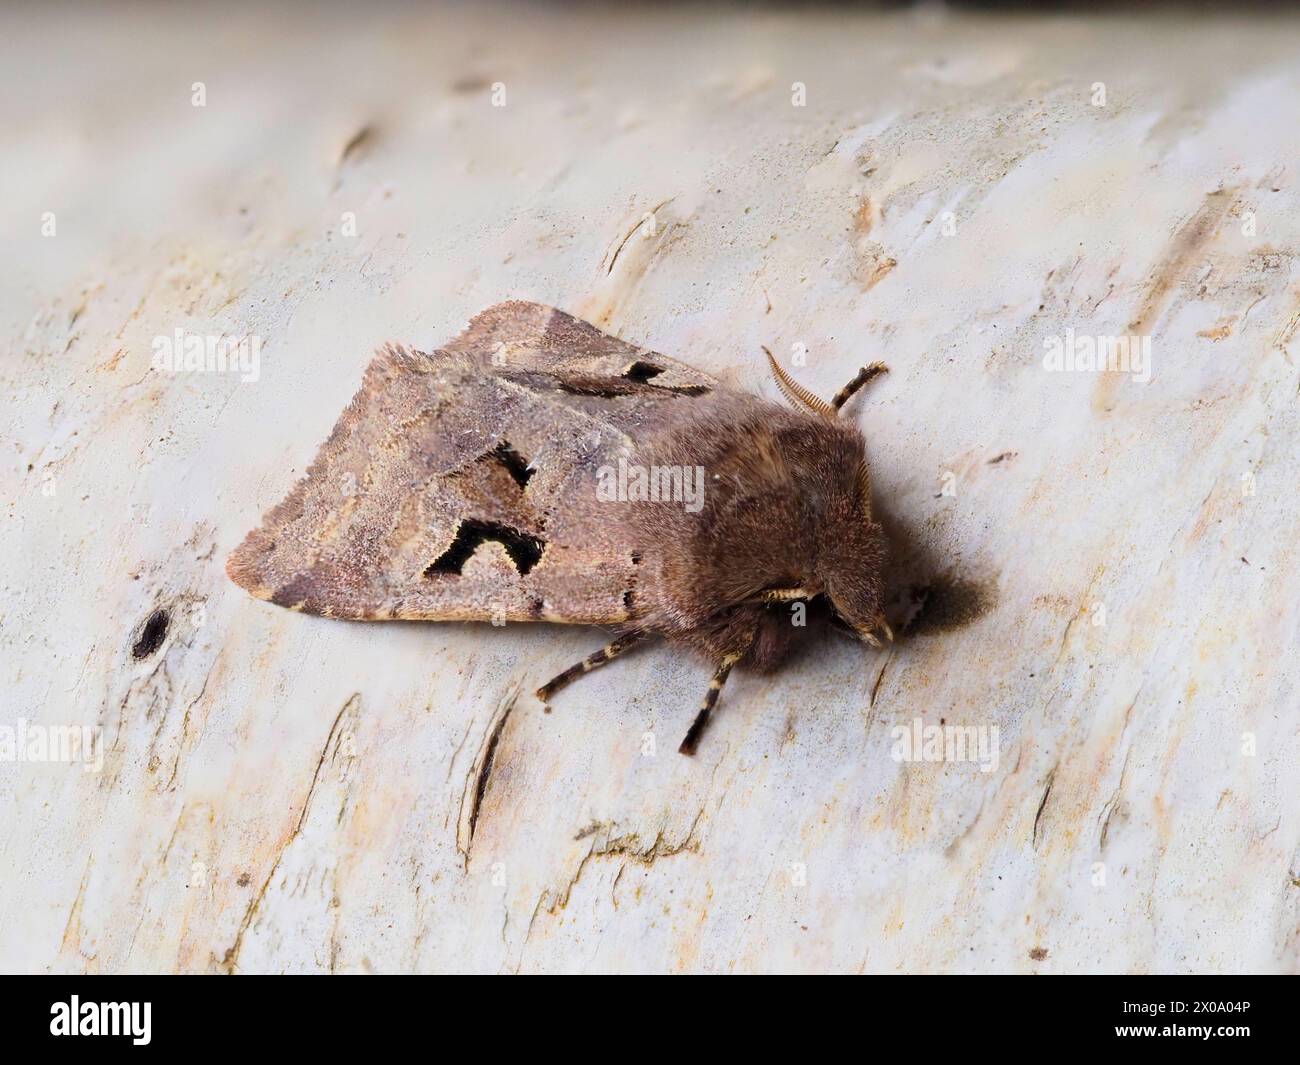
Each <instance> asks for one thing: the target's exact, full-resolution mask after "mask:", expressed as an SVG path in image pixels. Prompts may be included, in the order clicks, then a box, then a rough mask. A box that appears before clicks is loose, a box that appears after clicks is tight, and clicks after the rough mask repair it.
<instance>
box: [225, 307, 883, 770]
mask: <svg viewBox="0 0 1300 1065" xmlns="http://www.w3.org/2000/svg"><path fill="white" fill-rule="evenodd" d="M764 350H766V349H764ZM767 357H768V360H769V362H770V364H771V367H772V371H773V373H774V374H775V376H776V380H777V383H778V385H779V386H780V388H781V391H782V392H783V393H784V394H785V396H786V398H787V399H788V400H789V401H790V403H791V406H790V407H786V406H783V405H781V404H778V403H773V402H770V401H768V400H765V399H762V398H760V397H758V396H754V395H750V394H748V393H745V392H741V391H737V390H735V389H732V388H728V387H726V386H724V385H723V384H721V383H720V382H719V381H717V380H715V379H714V378H712V377H710V376H708V375H707V374H704V373H701V372H700V371H698V370H695V369H692V368H691V367H690V366H687V365H685V364H684V363H681V362H677V361H676V360H674V359H670V358H666V357H665V356H663V355H659V354H657V353H655V352H652V351H649V350H647V349H645V348H641V347H637V346H635V345H632V344H628V343H626V342H625V341H622V340H619V339H617V338H615V337H612V336H609V335H608V334H606V333H603V332H601V331H600V330H599V329H597V328H596V327H595V326H592V325H590V324H588V323H586V322H583V321H580V320H579V319H577V318H574V317H572V316H571V315H568V314H565V313H564V312H563V311H558V310H555V309H553V308H550V307H544V306H541V305H538V304H533V303H520V302H512V303H502V304H498V305H497V306H495V307H492V308H490V309H488V310H486V311H484V312H482V313H481V314H479V315H478V316H477V317H476V318H474V320H473V321H471V322H470V324H469V326H468V327H467V328H466V329H465V331H464V332H463V333H461V334H460V335H459V336H458V337H456V338H455V339H454V340H452V341H451V342H450V343H448V344H447V345H445V346H444V347H441V348H438V349H437V350H436V351H433V352H431V353H424V352H419V351H410V350H408V349H406V348H403V347H400V346H396V345H392V344H389V345H386V346H385V347H384V348H382V349H380V350H379V352H378V353H377V354H376V356H375V358H374V361H373V362H371V364H370V367H369V368H368V369H367V370H366V373H365V378H364V381H363V383H362V386H361V390H360V391H359V392H358V393H357V394H356V396H355V397H354V398H353V400H352V402H351V403H350V404H349V405H348V407H347V409H346V410H345V411H344V412H343V414H342V416H341V417H340V418H339V421H338V423H337V424H336V425H335V427H334V431H333V432H332V433H331V434H330V437H329V439H328V440H327V441H326V442H325V443H324V445H323V446H322V447H321V449H320V451H319V453H318V454H317V456H316V458H315V460H314V461H313V462H312V464H311V466H310V467H309V469H308V470H307V474H306V476H305V477H304V478H303V479H302V480H301V481H300V482H299V483H298V485H297V486H296V487H295V488H294V489H293V491H292V492H290V494H289V496H288V498H286V499H285V500H284V501H283V502H282V503H280V504H279V505H278V506H276V507H274V508H273V509H272V510H271V511H270V512H269V513H268V514H267V515H266V517H265V519H264V520H263V523H262V526H261V528H259V529H257V530H255V531H254V532H252V533H250V534H249V536H248V537H247V538H246V539H245V540H244V542H243V543H242V544H241V545H240V546H239V547H238V548H237V549H236V550H235V551H234V553H233V554H232V555H231V556H230V559H229V561H228V563H227V566H226V568H227V572H228V573H229V574H230V577H231V578H232V579H233V580H234V581H235V583H236V584H238V585H240V586H241V587H243V588H245V589H247V590H248V591H249V592H250V593H251V594H253V595H254V596H257V597H258V598H261V599H269V600H270V601H271V602H273V603H276V604H278V605H280V606H285V607H288V608H290V609H292V610H304V611H307V612H309V613H313V614H321V615H324V616H326V617H334V618H347V619H353V620H361V621H381V620H388V619H403V620H413V621H494V622H496V623H498V624H500V623H502V622H504V621H550V622H561V623H565V624H574V625H599V626H605V627H607V628H610V629H612V630H613V632H614V634H615V639H614V640H613V642H612V643H610V644H609V645H608V646H607V647H605V648H604V649H603V650H600V651H597V652H596V653H595V654H593V655H591V656H589V657H588V658H586V659H585V660H584V661H582V662H580V663H578V664H577V665H575V666H572V667H571V668H569V669H566V670H565V671H564V672H563V673H560V674H559V675H558V676H556V677H555V678H553V679H552V680H551V681H549V682H548V683H546V684H545V685H543V686H542V687H541V688H540V689H538V692H537V694H538V697H539V698H540V699H541V700H542V701H543V702H544V703H545V702H547V701H548V700H549V698H550V697H551V696H552V695H553V694H554V693H555V692H556V691H558V690H559V689H560V688H562V687H563V686H565V685H566V684H568V683H569V682H570V681H572V680H573V679H575V678H576V677H578V676H580V675H582V674H583V673H586V672H588V671H589V670H591V669H594V668H595V667H597V666H599V665H602V664H604V663H606V662H608V661H610V660H611V659H613V658H615V657H617V656H618V655H620V654H622V653H623V652H624V651H626V650H627V649H628V648H630V647H632V646H634V645H636V644H638V643H641V642H642V641H644V640H646V639H647V638H648V637H651V636H659V637H662V638H664V639H666V640H668V641H671V642H674V643H677V644H681V645H684V646H686V647H689V648H692V649H694V650H696V651H698V652H700V653H702V654H703V655H705V656H707V658H708V659H709V661H710V662H712V663H713V664H714V666H715V667H716V669H715V672H714V674H713V678H712V680H711V681H710V683H709V687H708V691H707V693H706V694H705V697H704V701H703V705H702V706H701V708H700V710H699V713H698V716H697V717H696V718H695V721H694V723H693V724H692V725H691V727H690V730H689V731H688V732H687V734H686V737H685V739H684V740H683V741H682V744H681V747H680V748H679V749H680V750H681V752H682V753H683V754H693V753H694V752H695V748H696V745H697V743H698V742H699V739H700V736H701V734H702V733H703V731H704V728H705V726H706V724H707V722H708V719H709V715H710V713H711V712H712V710H713V707H714V704H715V702H716V701H717V698H718V693H719V692H720V691H721V690H722V686H723V684H724V683H725V682H726V679H727V676H728V675H729V674H730V672H731V670H732V668H733V667H734V666H736V665H740V666H742V667H745V668H749V669H753V670H755V671H758V672H767V671H771V670H773V669H775V668H776V667H777V666H779V665H780V664H781V662H782V661H783V660H784V659H785V658H786V656H787V655H788V653H789V652H790V651H791V650H792V649H793V647H794V645H795V643H796V641H797V640H799V639H800V638H801V636H802V635H803V633H805V632H806V631H807V628H806V627H801V626H799V625H796V624H792V618H791V607H792V604H793V603H795V602H796V601H804V603H805V606H807V605H809V604H813V603H815V604H816V605H817V606H818V608H819V609H821V610H822V611H823V612H824V614H825V616H827V617H828V619H829V620H831V621H832V622H834V623H836V624H837V625H839V626H840V627H841V628H845V629H847V630H848V631H849V632H851V633H852V634H854V635H856V636H858V637H859V638H861V639H863V640H865V641H867V642H869V643H872V644H874V645H876V646H879V641H878V639H877V636H876V633H882V634H884V635H885V636H886V637H887V638H889V639H892V638H893V637H892V633H891V632H890V630H889V626H888V624H886V622H885V618H884V614H883V612H882V596H883V583H882V578H883V568H884V564H885V539H884V535H883V533H882V530H881V527H880V525H878V524H876V523H874V522H873V521H872V515H871V498H870V482H869V478H868V475H867V464H866V453H865V442H864V440H863V437H862V434H861V433H860V432H859V431H858V429H857V428H856V427H855V426H853V425H852V424H850V423H849V422H848V421H845V420H841V419H840V418H839V417H838V414H839V411H840V408H841V407H843V405H844V403H845V402H846V401H847V400H848V399H849V397H850V396H852V395H853V394H854V393H855V392H856V391H857V390H858V389H860V388H861V387H862V386H863V385H864V384H865V383H866V382H867V381H869V380H870V379H871V378H872V377H873V376H875V375H876V374H877V373H880V372H883V371H884V370H885V367H884V366H882V365H880V364H879V363H877V364H873V365H872V366H869V367H865V368H863V369H862V370H861V371H859V372H858V374H857V376H856V377H854V379H853V380H852V381H850V382H849V383H848V384H847V385H845V387H844V388H842V389H841V390H840V391H839V393H838V394H837V395H836V396H835V398H834V399H833V400H832V401H831V402H829V403H827V402H826V401H824V400H822V399H820V398H819V397H817V396H815V395H813V394H812V393H811V392H809V391H808V390H807V389H805V388H803V387H802V386H800V385H799V384H798V383H796V382H795V381H794V380H793V379H791V378H790V377H789V376H788V375H787V374H786V372H785V371H784V370H783V369H782V368H781V367H780V365H779V364H778V363H777V362H776V360H775V359H774V358H773V357H772V355H771V353H770V352H768V353H767Z"/></svg>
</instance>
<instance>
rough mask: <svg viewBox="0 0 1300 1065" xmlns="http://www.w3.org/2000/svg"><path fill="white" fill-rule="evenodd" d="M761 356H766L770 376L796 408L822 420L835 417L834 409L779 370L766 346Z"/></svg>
mask: <svg viewBox="0 0 1300 1065" xmlns="http://www.w3.org/2000/svg"><path fill="white" fill-rule="evenodd" d="M763 354H764V355H766V356H767V361H768V362H769V363H770V364H771V366H772V374H773V376H775V377H776V383H777V385H778V387H780V389H781V391H782V392H784V393H785V398H786V399H788V400H789V401H790V402H791V403H793V404H794V405H795V406H796V407H800V408H801V409H803V410H807V411H810V412H811V413H813V414H820V415H821V416H822V417H823V418H834V417H835V408H834V407H832V406H831V405H830V404H829V403H827V402H826V401H825V400H824V399H821V398H820V397H819V396H815V395H813V394H812V393H811V392H809V391H808V389H806V388H804V386H803V385H801V384H800V383H799V382H798V381H796V380H795V379H794V378H793V377H791V376H790V375H789V374H788V373H786V372H785V371H784V370H783V369H781V364H780V363H779V362H777V361H776V356H775V355H773V354H772V353H771V352H770V351H768V350H767V347H766V346H764V347H763Z"/></svg>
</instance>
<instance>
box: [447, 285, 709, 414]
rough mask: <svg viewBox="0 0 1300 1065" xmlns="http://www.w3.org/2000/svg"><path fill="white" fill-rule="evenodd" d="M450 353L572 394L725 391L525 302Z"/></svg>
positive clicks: (508, 307) (509, 306) (501, 311)
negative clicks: (546, 380)
mask: <svg viewBox="0 0 1300 1065" xmlns="http://www.w3.org/2000/svg"><path fill="white" fill-rule="evenodd" d="M443 350H444V351H447V352H450V353H453V354H456V355H461V356H463V357H465V358H467V359H471V360H473V361H475V362H477V363H479V364H480V365H484V366H485V367H491V369H492V371H493V372H495V373H498V374H501V375H503V376H510V375H527V374H529V373H536V374H542V375H545V376H548V377H551V378H553V379H555V380H557V381H561V382H564V383H566V384H567V385H568V386H569V390H570V394H571V395H581V394H592V395H603V396H606V397H609V396H613V395H618V394H620V393H619V392H618V391H616V390H617V389H624V390H625V391H624V392H623V393H622V394H625V395H641V396H643V397H645V398H654V397H658V398H672V397H673V396H682V395H686V396H690V395H700V394H703V393H706V392H710V391H713V390H715V389H717V388H719V387H721V386H720V384H719V382H718V381H717V379H716V378H713V377H710V376H709V375H708V374H706V373H703V372H702V371H700V370H697V369H695V368H694V367H692V366H688V365H687V364H686V363H684V362H679V361H678V360H676V359H671V358H669V357H668V356H667V355H661V354H660V353H658V352H656V351H651V350H650V349H649V348H643V347H639V346H637V345H635V344H629V343H628V342H627V341H625V340H620V339H619V338H618V337H614V336H610V335H609V334H608V333H605V332H602V331H601V330H600V329H597V328H596V327H595V326H594V325H592V324H591V323H589V322H584V321H583V320H582V319H580V318H575V317H573V315H571V314H566V313H565V312H564V311H561V310H557V309H556V308H554V307H547V306H545V305H544V304H540V303H526V302H523V301H518V300H516V301H511V302H507V303H498V304H497V305H496V306H494V307H489V308H488V309H487V310H485V311H483V312H481V313H480V314H478V315H476V316H475V317H474V318H473V319H472V320H471V321H470V323H469V325H468V326H467V327H466V329H465V331H464V332H463V333H461V334H460V336H458V337H456V339H455V340H453V341H452V342H451V343H450V344H447V345H446V346H445V347H444V348H443ZM584 388H585V389H586V393H584V391H583V389H584Z"/></svg>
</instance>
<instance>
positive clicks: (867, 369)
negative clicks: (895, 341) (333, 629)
mask: <svg viewBox="0 0 1300 1065" xmlns="http://www.w3.org/2000/svg"><path fill="white" fill-rule="evenodd" d="M882 373H889V367H888V366H886V365H885V364H884V363H883V362H873V363H872V364H871V365H870V366H864V367H862V369H861V370H859V371H858V373H857V376H856V377H854V378H853V380H852V381H850V382H849V383H848V384H847V385H845V386H844V387H843V388H841V389H840V390H839V391H838V392H836V393H835V398H834V399H832V400H831V406H832V407H834V408H835V409H836V410H839V409H840V408H841V407H842V406H844V404H846V403H847V402H848V401H849V400H850V399H852V398H853V397H854V395H856V394H857V392H858V390H859V389H861V388H862V386H863V385H865V384H866V383H867V382H868V381H870V380H871V379H872V378H873V377H879V376H880V375H881V374H882Z"/></svg>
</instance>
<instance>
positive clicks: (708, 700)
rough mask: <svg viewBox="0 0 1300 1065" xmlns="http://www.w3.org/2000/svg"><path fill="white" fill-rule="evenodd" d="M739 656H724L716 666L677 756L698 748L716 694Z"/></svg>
mask: <svg viewBox="0 0 1300 1065" xmlns="http://www.w3.org/2000/svg"><path fill="white" fill-rule="evenodd" d="M741 657H742V656H741V655H739V654H729V655H724V656H723V659H722V661H721V662H720V663H719V664H718V670H717V672H716V673H714V674H713V679H712V680H711V681H709V690H708V691H707V692H705V693H704V704H703V705H702V706H701V707H700V712H699V713H698V714H696V715H695V721H694V722H693V723H692V724H691V728H690V731H689V732H687V733H686V738H685V739H684V740H682V745H681V746H680V747H678V748H677V753H678V754H694V753H695V748H696V747H697V746H699V742H700V737H701V736H702V735H703V734H704V727H705V726H706V725H707V724H708V723H709V715H710V714H711V713H713V707H714V704H715V703H717V701H718V693H719V692H721V691H722V686H723V685H724V684H726V683H727V677H728V676H729V675H730V674H731V667H732V666H734V665H735V664H736V663H737V662H739V661H740V659H741Z"/></svg>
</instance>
